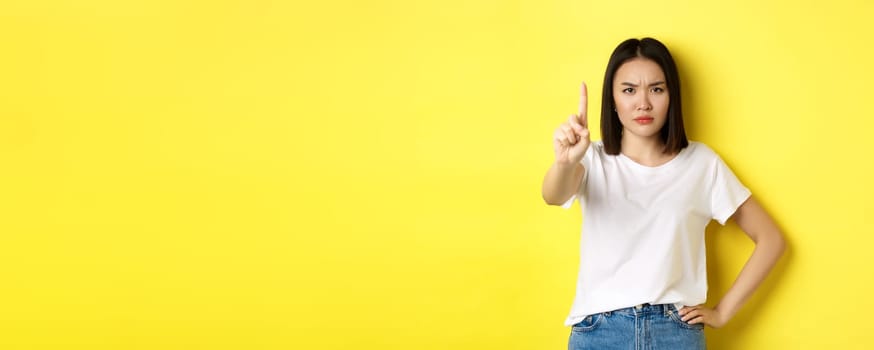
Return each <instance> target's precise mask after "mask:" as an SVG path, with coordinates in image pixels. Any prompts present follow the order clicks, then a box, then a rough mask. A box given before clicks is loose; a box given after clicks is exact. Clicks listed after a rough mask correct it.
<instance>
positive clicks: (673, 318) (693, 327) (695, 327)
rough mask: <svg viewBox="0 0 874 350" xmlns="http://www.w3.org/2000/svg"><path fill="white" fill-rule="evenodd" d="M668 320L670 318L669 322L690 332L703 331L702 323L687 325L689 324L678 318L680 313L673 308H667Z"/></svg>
mask: <svg viewBox="0 0 874 350" xmlns="http://www.w3.org/2000/svg"><path fill="white" fill-rule="evenodd" d="M668 318H670V319H671V321H674V323H675V324H677V325H678V326H680V327H681V328H685V329H691V330H696V331H700V330H704V323H696V324H689V323H686V321H683V319H682V318H680V312H679V311H678V310H677V308H676V307H674V306H670V307H669V309H668Z"/></svg>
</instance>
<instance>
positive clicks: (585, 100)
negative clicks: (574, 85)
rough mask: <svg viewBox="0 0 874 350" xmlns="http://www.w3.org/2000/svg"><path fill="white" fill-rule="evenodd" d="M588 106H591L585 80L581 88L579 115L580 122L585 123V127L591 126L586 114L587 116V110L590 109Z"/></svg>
mask: <svg viewBox="0 0 874 350" xmlns="http://www.w3.org/2000/svg"><path fill="white" fill-rule="evenodd" d="M588 107H589V97H588V91H587V90H586V82H583V86H582V87H581V88H580V113H579V114H577V115H578V116H579V118H580V124H583V126H585V127H588V126H589V122H588V118H586V116H587V114H586V110H587V109H588Z"/></svg>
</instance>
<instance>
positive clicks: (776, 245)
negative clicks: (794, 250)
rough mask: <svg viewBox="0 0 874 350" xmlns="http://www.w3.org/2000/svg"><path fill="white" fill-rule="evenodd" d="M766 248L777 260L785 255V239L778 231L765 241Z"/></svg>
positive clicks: (786, 245)
mask: <svg viewBox="0 0 874 350" xmlns="http://www.w3.org/2000/svg"><path fill="white" fill-rule="evenodd" d="M767 246H768V249H769V250H771V251H772V252H774V255H776V256H777V258H778V259H779V258H780V257H781V256H783V255H784V254H785V253H786V249H787V248H788V244H787V243H786V239H785V238H783V234H782V233H780V231H777V232H776V234H774V235H771V239H769V240H768V241H767Z"/></svg>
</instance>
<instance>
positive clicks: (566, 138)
mask: <svg viewBox="0 0 874 350" xmlns="http://www.w3.org/2000/svg"><path fill="white" fill-rule="evenodd" d="M587 106H588V100H587V96H586V84H585V83H583V86H582V89H581V92H580V112H579V114H576V115H571V116H570V118H568V121H567V122H564V123H562V124H561V125H560V126H559V127H558V129H556V130H555V134H554V136H553V140H552V145H553V148H554V149H555V163H553V164H552V166H551V167H550V168H549V170H548V171H547V172H546V176H545V177H544V178H543V189H542V194H543V200H544V201H546V203H547V204H550V205H562V204H564V203H565V202H567V200H568V199H570V198H571V196H573V195H574V193H577V190H579V188H580V182H581V181H582V179H583V175H584V174H585V172H586V169H584V168H583V165H582V164H580V160H581V159H582V158H583V155H585V153H586V150H587V149H588V148H589V143H590V142H591V141H590V140H589V126H588V121H587V119H586V108H587Z"/></svg>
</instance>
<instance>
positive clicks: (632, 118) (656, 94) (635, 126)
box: [613, 58, 670, 138]
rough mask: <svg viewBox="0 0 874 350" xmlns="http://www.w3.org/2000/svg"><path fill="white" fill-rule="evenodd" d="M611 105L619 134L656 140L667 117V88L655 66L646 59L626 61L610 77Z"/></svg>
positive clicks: (663, 76) (658, 68) (659, 70)
mask: <svg viewBox="0 0 874 350" xmlns="http://www.w3.org/2000/svg"><path fill="white" fill-rule="evenodd" d="M613 101H614V102H615V104H616V113H617V114H619V121H620V122H621V123H622V128H623V133H625V134H629V133H631V134H633V135H636V136H639V137H643V138H651V137H658V133H659V131H660V130H661V129H662V127H663V126H664V125H665V122H666V121H667V116H668V104H669V102H670V98H669V95H668V85H667V82H666V81H665V73H664V72H663V71H662V68H661V67H659V65H658V63H655V62H654V61H652V60H650V59H646V58H634V59H631V60H629V61H626V62H625V63H623V64H622V65H621V66H619V69H617V70H616V75H615V76H614V77H613Z"/></svg>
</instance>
